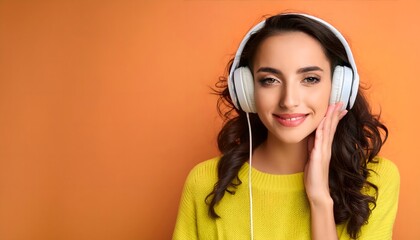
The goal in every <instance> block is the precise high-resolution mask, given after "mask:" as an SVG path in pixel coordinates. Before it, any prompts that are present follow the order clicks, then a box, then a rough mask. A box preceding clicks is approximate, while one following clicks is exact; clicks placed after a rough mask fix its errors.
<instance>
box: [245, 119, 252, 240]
mask: <svg viewBox="0 0 420 240" xmlns="http://www.w3.org/2000/svg"><path fill="white" fill-rule="evenodd" d="M246 119H247V121H248V131H249V169H248V190H249V224H250V234H251V240H254V220H253V214H252V212H253V211H252V180H251V179H252V178H251V177H252V174H251V172H252V171H251V170H252V131H251V121H250V120H249V113H246Z"/></svg>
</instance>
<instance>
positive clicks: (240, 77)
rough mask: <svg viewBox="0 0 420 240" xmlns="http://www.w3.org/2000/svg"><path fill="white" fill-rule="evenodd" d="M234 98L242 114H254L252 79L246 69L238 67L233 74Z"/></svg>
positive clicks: (248, 70) (250, 73)
mask: <svg viewBox="0 0 420 240" xmlns="http://www.w3.org/2000/svg"><path fill="white" fill-rule="evenodd" d="M233 81H234V85H235V92H236V97H237V100H238V103H239V106H240V107H241V109H242V110H243V111H244V112H248V113H256V112H257V111H256V108H255V100H254V77H253V76H252V72H251V70H250V69H249V68H248V67H240V68H238V69H236V70H235V71H234V72H233Z"/></svg>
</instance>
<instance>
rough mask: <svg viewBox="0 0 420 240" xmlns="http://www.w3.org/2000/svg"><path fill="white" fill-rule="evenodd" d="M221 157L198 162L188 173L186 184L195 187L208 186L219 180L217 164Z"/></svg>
mask: <svg viewBox="0 0 420 240" xmlns="http://www.w3.org/2000/svg"><path fill="white" fill-rule="evenodd" d="M219 160H220V157H214V158H212V159H209V160H206V161H203V162H201V163H198V164H197V165H195V167H193V168H192V169H191V171H190V173H189V174H188V177H187V181H186V185H189V186H190V187H194V188H197V187H199V188H206V189H207V188H208V187H209V186H211V187H212V186H214V183H215V182H216V181H217V164H218V162H219Z"/></svg>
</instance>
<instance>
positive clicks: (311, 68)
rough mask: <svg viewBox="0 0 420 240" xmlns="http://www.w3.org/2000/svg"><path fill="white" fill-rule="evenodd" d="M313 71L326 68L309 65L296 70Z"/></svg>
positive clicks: (298, 71) (302, 71)
mask: <svg viewBox="0 0 420 240" xmlns="http://www.w3.org/2000/svg"><path fill="white" fill-rule="evenodd" d="M312 71H321V72H323V71H324V70H323V69H322V68H320V67H318V66H309V67H303V68H299V69H298V70H297V71H296V72H297V73H306V72H312Z"/></svg>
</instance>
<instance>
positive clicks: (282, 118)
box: [273, 113, 308, 127]
mask: <svg viewBox="0 0 420 240" xmlns="http://www.w3.org/2000/svg"><path fill="white" fill-rule="evenodd" d="M273 116H274V118H275V119H276V120H277V122H278V123H280V124H281V125H283V126H285V127H297V126H299V125H300V124H301V123H303V122H304V121H305V119H306V117H307V116H308V114H303V113H293V114H273Z"/></svg>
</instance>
